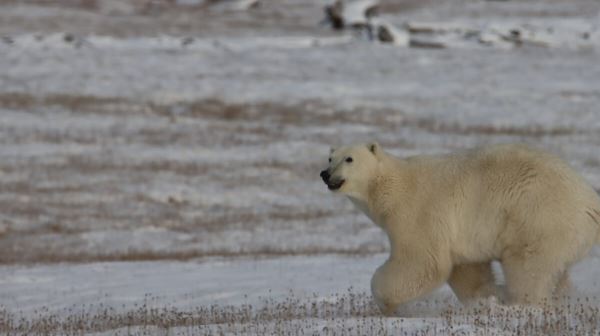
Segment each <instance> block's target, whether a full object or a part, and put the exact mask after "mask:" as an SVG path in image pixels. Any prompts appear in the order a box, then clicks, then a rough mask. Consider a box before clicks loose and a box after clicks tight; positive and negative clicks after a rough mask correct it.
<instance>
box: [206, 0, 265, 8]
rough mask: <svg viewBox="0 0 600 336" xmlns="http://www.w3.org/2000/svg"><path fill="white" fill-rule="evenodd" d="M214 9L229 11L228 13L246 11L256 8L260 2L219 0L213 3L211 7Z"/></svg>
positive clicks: (258, 0)
mask: <svg viewBox="0 0 600 336" xmlns="http://www.w3.org/2000/svg"><path fill="white" fill-rule="evenodd" d="M213 6H214V8H215V9H221V10H230V11H247V10H250V9H254V8H258V7H259V6H260V0H220V1H215V4H214V5H213Z"/></svg>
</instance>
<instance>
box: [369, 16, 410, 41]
mask: <svg viewBox="0 0 600 336" xmlns="http://www.w3.org/2000/svg"><path fill="white" fill-rule="evenodd" d="M373 27H374V28H375V32H376V38H377V40H378V41H380V42H383V43H390V44H393V45H397V46H403V47H406V46H408V45H409V44H410V34H409V33H408V32H407V31H406V30H403V29H399V28H397V27H395V26H394V25H391V24H389V23H387V22H383V21H380V22H377V23H374V24H373Z"/></svg>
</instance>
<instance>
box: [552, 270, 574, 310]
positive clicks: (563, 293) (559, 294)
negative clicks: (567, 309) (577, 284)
mask: <svg viewBox="0 0 600 336" xmlns="http://www.w3.org/2000/svg"><path fill="white" fill-rule="evenodd" d="M571 287H572V284H571V279H570V278H569V271H568V270H566V271H564V272H563V273H562V274H561V275H560V277H559V278H558V283H557V284H556V288H555V289H554V297H555V299H556V300H557V302H562V301H563V300H565V299H566V297H567V296H568V295H569V294H570V291H571Z"/></svg>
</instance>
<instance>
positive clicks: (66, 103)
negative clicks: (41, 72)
mask: <svg viewBox="0 0 600 336" xmlns="http://www.w3.org/2000/svg"><path fill="white" fill-rule="evenodd" d="M0 106H1V107H7V108H12V109H19V110H32V109H34V108H35V107H41V106H60V107H62V108H65V109H67V110H70V111H76V112H77V113H93V114H96V113H102V114H113V115H117V116H119V115H123V114H124V113H126V114H127V115H129V116H131V115H136V114H138V115H145V116H148V115H154V116H161V117H166V118H169V119H170V120H172V121H175V120H177V119H178V118H201V119H213V120H222V121H268V122H273V123H275V124H278V125H298V126H299V125H302V126H308V125H327V124H336V125H341V124H344V123H347V124H359V125H367V126H376V127H378V128H379V129H387V130H389V129H399V128H401V127H408V128H417V129H421V130H424V131H427V132H433V133H448V134H461V135H470V134H481V135H512V136H528V137H542V136H560V135H569V134H580V133H581V132H582V130H577V129H573V128H571V127H551V128H548V127H545V126H542V125H527V126H512V125H506V126H497V125H486V124H482V125H463V124H460V123H457V122H447V121H443V120H439V119H435V118H430V117H409V116H405V115H404V113H403V111H389V110H373V109H371V108H355V109H351V110H340V109H333V108H332V107H331V106H328V105H327V104H325V103H323V102H320V101H305V102H302V103H299V104H296V105H280V104H273V103H256V104H230V103H225V102H223V101H220V100H215V99H206V100H200V101H191V102H181V103H177V104H173V105H164V104H159V103H155V102H134V101H130V100H127V99H124V98H118V97H95V96H81V95H66V94H57V95H48V96H44V97H38V96H34V95H29V94H24V93H2V94H0ZM237 131H240V129H237ZM241 131H245V132H250V133H256V134H263V135H268V134H269V133H272V132H275V133H277V132H278V131H280V129H278V128H265V127H261V126H257V127H254V128H252V127H250V128H244V129H243V130H241ZM156 132H157V131H156V130H154V131H152V130H147V131H146V134H145V135H146V136H147V137H149V138H156V137H157V135H160V134H157V133H156ZM274 135H277V134H274ZM279 135H281V134H279ZM163 136H164V134H163ZM170 140H171V141H172V140H173V139H170ZM159 142H161V143H164V142H165V141H159Z"/></svg>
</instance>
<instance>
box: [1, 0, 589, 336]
mask: <svg viewBox="0 0 600 336" xmlns="http://www.w3.org/2000/svg"><path fill="white" fill-rule="evenodd" d="M325 3H326V2H325V1H317V0H315V1H309V0H285V1H274V0H272V1H268V0H264V1H262V4H261V6H259V7H257V8H253V9H251V10H247V11H240V10H237V9H233V8H232V7H231V6H230V4H228V3H227V2H226V1H225V2H222V3H220V4H219V3H217V4H213V2H211V1H189V2H186V1H181V2H178V1H176V2H168V1H165V2H161V1H148V2H144V1H140V2H126V1H118V0H96V1H72V2H65V3H61V4H59V5H57V4H51V3H48V2H38V1H5V2H3V3H2V4H1V5H0V144H1V146H0V262H2V265H1V266H0V315H1V316H0V332H2V328H5V329H6V328H7V322H1V321H3V319H2V317H3V316H4V317H6V318H5V319H4V321H12V320H13V319H14V320H18V319H20V318H23V319H24V321H27V323H34V324H35V323H38V324H39V323H42V322H41V321H48V319H50V317H49V316H53V318H68V317H69V316H72V315H74V314H75V312H80V311H85V312H87V313H89V314H91V315H90V316H95V315H94V314H96V313H98V312H100V311H101V309H100V308H99V307H100V306H99V305H101V307H107V306H110V307H113V308H114V309H115V311H111V312H113V313H115V314H121V315H119V316H128V315H127V314H129V313H131V312H133V313H131V314H134V315H135V314H138V313H135V312H136V311H137V310H136V309H138V308H136V307H138V306H139V305H143V303H144V302H148V301H149V300H150V301H151V302H152V304H153V305H154V306H153V307H154V308H156V309H162V308H164V309H171V310H173V309H175V310H176V312H177V314H179V315H177V314H175V313H173V314H171V315H168V314H167V315H168V316H171V317H175V316H179V317H181V316H182V315H181V314H184V315H185V314H186V313H190V312H193V311H194V309H198V308H199V307H200V308H202V307H210V306H211V305H218V306H219V307H221V308H219V309H225V308H223V307H226V306H228V305H233V306H234V307H238V308H239V307H242V306H244V305H245V304H252V305H253V307H254V309H260V306H261V305H264V304H267V305H269V302H271V303H270V304H271V307H276V304H275V303H273V302H286V300H289V298H290V293H293V294H294V295H295V297H297V298H301V299H302V300H304V301H303V302H304V303H303V304H306V303H307V302H308V303H309V306H310V305H311V304H312V303H314V302H316V303H317V304H318V305H319V307H323V304H324V303H323V302H325V303H327V302H329V303H331V302H339V300H340V298H341V297H342V296H344V295H347V294H348V288H350V287H352V288H353V289H352V291H351V292H352V293H357V295H359V296H360V297H361V300H363V301H361V304H360V305H358V306H359V308H357V312H354V313H350V312H348V311H345V310H344V309H337V310H336V309H333V310H334V311H335V312H336V313H335V314H337V315H336V318H337V321H345V322H343V323H341V324H340V325H336V324H335V323H334V324H332V325H329V326H328V325H322V323H321V322H323V321H320V320H319V318H322V317H323V314H316V315H314V316H313V315H310V314H304V315H303V314H295V315H293V314H292V315H293V316H294V317H293V318H290V319H289V320H290V321H291V320H293V321H300V322H298V324H294V323H296V322H293V323H292V322H290V323H291V324H289V325H287V326H285V328H296V327H297V328H301V327H302V326H304V327H306V328H307V329H306V330H305V332H306V333H311V332H309V329H310V328H309V327H308V326H309V325H310V326H313V327H314V326H317V327H315V328H317V329H318V330H320V331H321V332H322V331H323V328H324V327H327V328H329V329H326V330H330V331H331V330H338V331H339V330H340V329H339V328H346V327H352V325H353V324H354V325H356V324H357V322H356V321H357V316H359V315H360V314H366V315H369V314H370V315H369V316H370V317H369V318H371V320H369V322H368V323H367V325H369V326H372V327H376V326H379V325H380V324H381V325H382V327H381V328H383V330H386V328H387V329H389V330H398V329H397V328H396V327H394V325H393V323H400V322H399V320H398V321H397V320H393V321H391V322H390V321H387V320H381V319H378V317H376V316H375V311H374V310H373V307H372V306H371V305H370V301H369V300H368V295H367V294H365V293H368V284H369V279H370V276H371V274H372V272H373V270H374V269H375V268H376V267H377V266H378V265H379V264H380V263H381V261H382V260H383V259H384V258H385V254H383V253H384V252H385V251H386V249H387V242H386V239H385V236H384V235H383V234H382V233H381V232H380V231H379V229H377V228H376V227H375V226H374V225H372V224H371V223H370V222H369V221H368V219H367V218H365V217H364V216H363V215H361V214H360V213H359V212H357V211H356V210H355V209H353V207H352V206H351V205H350V204H349V202H347V201H345V200H343V199H338V198H335V197H333V196H332V195H331V194H330V193H329V192H328V191H327V190H326V188H324V186H323V185H322V182H320V179H319V177H318V173H319V171H320V170H321V169H322V168H323V167H324V165H325V164H326V156H327V153H328V150H329V146H330V145H334V146H335V145H339V144H344V143H352V142H360V141H367V140H372V139H376V140H378V141H379V142H380V143H381V144H382V145H383V146H384V147H385V148H386V150H389V151H390V152H393V153H395V154H397V155H413V154H420V153H440V152H448V151H452V150H456V149H461V148H466V147H471V146H477V145H484V144H490V143H500V142H525V143H529V144H531V145H534V146H539V147H543V148H546V149H548V150H550V151H553V152H555V153H557V154H559V155H561V156H562V157H564V158H565V159H566V160H568V161H569V162H570V163H571V164H572V165H573V166H574V167H575V168H576V169H577V170H578V171H579V172H581V173H582V174H583V175H584V176H585V178H586V179H588V181H589V182H590V183H591V184H592V185H593V186H594V187H595V188H596V189H600V158H599V156H598V153H599V151H598V148H599V146H600V118H599V117H600V111H599V110H598V108H599V106H600V62H598V60H599V59H600V38H599V37H600V28H599V22H600V4H598V3H597V1H593V0H576V1H569V2H565V1H554V0H543V1H542V0H539V1H533V0H528V1H483V0H477V1H475V0H468V1H467V0H453V1H450V2H447V3H446V2H443V3H437V2H434V1H388V2H385V1H384V2H383V6H382V7H381V10H380V12H381V15H382V17H384V18H385V19H386V20H388V21H389V22H392V23H393V24H394V25H396V26H397V27H399V29H402V28H403V27H407V29H412V30H419V29H421V30H423V27H425V28H426V29H432V30H433V31H434V32H433V33H431V32H429V33H425V35H427V36H426V37H427V38H433V39H435V40H436V41H441V42H443V44H444V45H445V48H443V49H425V48H413V47H399V46H392V45H387V44H383V43H378V42H370V41H367V40H366V39H365V38H364V37H362V36H360V35H357V34H354V33H352V32H349V31H341V32H334V31H332V30H330V29H329V28H328V27H325V26H322V25H319V22H320V21H321V19H322V18H323V12H322V8H323V5H324V4H325ZM411 27H412V28H411ZM426 29H425V30H426ZM515 29H517V30H519V34H522V36H525V37H526V39H525V42H523V43H521V42H519V43H515V42H514V41H510V40H506V39H504V40H498V39H497V38H498V35H497V34H500V33H501V34H505V33H506V32H507V31H508V32H509V33H510V31H511V30H515ZM532 32H533V33H532ZM415 34H416V35H415V36H416V38H421V37H422V35H419V34H423V33H415ZM494 34H496V35H494ZM520 36H521V35H520ZM488 39H492V40H489V41H492V42H489V41H488ZM482 41H483V42H485V43H483V42H482ZM532 41H533V42H532ZM538 41H542V42H544V43H538ZM599 263H600V254H599V251H598V249H596V250H594V251H593V253H592V255H591V256H590V257H589V258H588V259H586V260H585V261H583V263H582V264H581V265H579V266H577V268H576V269H575V270H574V276H575V278H576V282H577V285H578V288H579V290H580V291H581V293H583V294H581V296H588V297H593V296H594V295H598V293H599V292H600V290H599V289H598V288H599V287H598V284H597V282H596V281H597V280H596V279H598V278H599V275H600V274H599V272H600V271H599V269H600V264H599ZM290 291H291V292H290ZM313 293H314V294H315V295H313ZM336 295H339V296H338V297H336ZM259 297H260V299H259ZM265 300H266V301H265ZM269 300H272V301H269ZM433 300H434V301H436V300H437V301H438V304H432V305H428V306H426V309H416V308H415V309H412V308H411V309H408V311H407V314H409V315H417V316H419V315H420V316H425V317H427V316H428V317H429V318H426V319H425V320H423V321H422V320H421V319H418V318H417V319H415V320H411V322H410V323H409V322H406V321H404V322H406V323H408V325H410V327H406V328H408V329H405V330H409V331H415V332H417V331H419V330H420V331H421V332H425V330H428V329H427V328H430V327H431V325H437V326H438V327H439V326H441V325H439V324H436V323H437V322H436V321H440V320H436V319H439V318H440V316H443V313H440V312H441V311H443V310H444V309H447V308H448V307H453V306H454V305H455V302H454V299H453V298H452V295H451V293H450V292H449V291H448V290H447V289H445V288H442V289H441V290H440V291H439V292H436V293H435V295H434V296H433ZM440 302H441V303H440ZM593 303H594V304H597V302H593ZM332 304H333V303H332ZM136 305H137V306H136ZM92 306H93V307H92ZM297 306H301V305H295V307H297ZM338 308H339V307H338ZM413 308H414V307H413ZM232 309H233V308H232ZM236 309H237V308H236ZM240 309H241V308H240ZM273 310H275V309H273ZM171 312H172V311H171ZM2 314H4V315H2ZM138 315H139V314H138ZM138 315H135V316H138ZM135 316H134V317H135ZM96 317H97V316H96ZM134 317H131V316H130V318H132V319H133V320H134V322H135V321H138V320H136V319H135V318H137V317H135V318H134ZM138 317H139V316H138ZM280 317H281V316H280ZM50 320H51V321H55V320H52V319H50ZM267 320H268V321H267ZM271 320H273V319H271ZM271 320H269V319H259V321H260V323H259V322H256V320H255V322H253V323H255V324H254V325H256V323H258V324H260V325H261V326H265V325H269V323H275V322H273V321H271ZM119 321H120V322H118V323H116V322H115V323H112V324H111V323H105V324H104V327H94V328H89V330H95V331H99V332H107V331H106V330H104V329H106V328H108V329H111V328H114V329H118V328H121V327H124V323H123V320H119ZM178 321H179V322H177V323H173V324H168V325H169V327H176V326H182V325H184V324H185V323H183V322H181V320H178ZM235 321H237V322H236V323H238V324H239V325H242V326H247V324H244V323H243V321H241V322H240V321H239V320H235ZM269 321H271V322H269ZM394 321H395V322H394ZM444 321H446V322H447V320H444ZM134 322H132V321H130V322H129V324H127V325H128V326H129V328H131V326H130V325H139V324H140V323H137V322H136V323H134ZM212 322H215V321H212ZM212 322H211V321H208V322H207V324H210V325H212V324H211V323H212ZM404 322H403V323H404ZM446 322H444V323H446ZM2 323H4V324H2ZM48 323H50V322H48ZM73 323H74V322H73ZM389 323H392V324H389ZM146 324H148V323H146ZM150 324H152V323H150ZM163 324H164V323H163ZM517 324H518V323H517ZM465 325H466V327H465V328H466V329H465V330H466V331H469V330H470V331H474V330H476V329H474V328H475V327H473V323H470V322H469V323H466V324H465ZM405 326H406V325H405ZM444 326H446V327H447V325H444ZM279 327H281V326H277V325H269V327H268V328H279ZM470 327H472V328H471V329H469V328H470ZM495 327H497V325H496V326H495ZM495 327H494V328H495ZM215 328H217V329H210V328H209V329H206V330H208V331H207V332H218V331H219V329H218V328H219V327H218V326H217V327H215ZM232 328H233V329H231V330H232V331H237V332H243V328H242V327H240V328H238V329H236V328H237V327H232ZM311 328H312V327H311ZM319 328H320V329H319ZM336 328H337V329H336ZM377 328H379V327H377ZM128 330H129V329H128ZM206 330H204V331H206ZM231 330H230V331H231ZM269 330H271V329H269ZM298 330H299V329H298ZM310 330H313V329H310ZM315 330H316V329H315ZM440 330H442V329H440ZM313 331H314V330H313ZM355 331H356V329H355ZM128 332H133V331H131V330H129V331H127V330H125V331H124V333H128ZM136 332H137V331H136ZM140 332H142V331H140ZM181 332H182V333H183V334H186V333H191V334H193V331H186V330H183V331H181ZM248 332H254V333H259V332H258V331H256V330H254V331H251V330H250V331H248ZM358 333H359V334H360V332H358Z"/></svg>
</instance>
